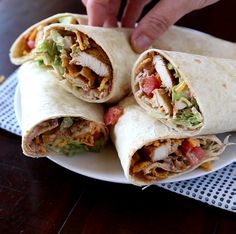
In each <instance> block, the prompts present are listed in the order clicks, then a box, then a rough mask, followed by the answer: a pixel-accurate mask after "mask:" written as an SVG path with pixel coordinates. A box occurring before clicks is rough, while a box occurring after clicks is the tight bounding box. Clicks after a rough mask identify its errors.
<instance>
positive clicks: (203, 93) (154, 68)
mask: <svg viewBox="0 0 236 234" xmlns="http://www.w3.org/2000/svg"><path fill="white" fill-rule="evenodd" d="M235 74H236V61H235V60H230V59H219V58H213V57H205V56H201V55H194V54H187V53H180V52H173V51H162V50H157V49H150V50H147V51H145V52H144V53H143V54H141V55H140V57H139V58H138V60H137V61H136V63H135V65H134V68H133V72H132V90H133V93H134V96H135V99H136V100H137V102H138V103H139V104H140V105H141V106H142V107H143V108H144V109H145V110H146V111H147V112H148V113H150V114H151V115H152V116H154V117H155V118H157V119H159V120H161V121H163V122H164V123H165V124H167V125H168V126H169V127H172V128H175V129H176V130H178V131H181V132H182V131H191V132H192V133H194V134H211V133H213V134H216V133H221V132H228V131H234V130H235V129H236V105H235V103H236V96H235V90H236V75H235Z"/></svg>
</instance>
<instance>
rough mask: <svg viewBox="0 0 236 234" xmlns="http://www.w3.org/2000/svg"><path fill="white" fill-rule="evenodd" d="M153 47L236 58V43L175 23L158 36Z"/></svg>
mask: <svg viewBox="0 0 236 234" xmlns="http://www.w3.org/2000/svg"><path fill="white" fill-rule="evenodd" d="M152 47H153V48H156V49H161V50H168V51H178V52H184V53H190V54H199V55H204V56H209V57H218V58H226V59H236V43H234V42H230V41H226V40H223V39H220V38H217V37H214V36H212V35H210V34H207V33H203V32H199V31H197V30H193V29H190V28H185V27H180V26H175V25H173V26H170V27H169V28H168V30H167V31H166V32H165V33H163V34H162V35H161V36H160V37H158V39H157V40H156V41H155V42H154V43H153V46H152Z"/></svg>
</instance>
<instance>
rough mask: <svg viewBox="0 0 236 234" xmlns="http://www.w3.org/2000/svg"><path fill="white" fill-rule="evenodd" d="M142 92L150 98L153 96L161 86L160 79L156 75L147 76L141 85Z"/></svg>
mask: <svg viewBox="0 0 236 234" xmlns="http://www.w3.org/2000/svg"><path fill="white" fill-rule="evenodd" d="M141 86H142V91H143V92H144V93H145V94H146V95H147V96H149V97H152V96H153V93H152V91H153V90H154V89H158V88H160V86H161V81H160V79H159V77H157V76H155V75H151V76H147V77H145V78H144V79H143V80H142V83H141Z"/></svg>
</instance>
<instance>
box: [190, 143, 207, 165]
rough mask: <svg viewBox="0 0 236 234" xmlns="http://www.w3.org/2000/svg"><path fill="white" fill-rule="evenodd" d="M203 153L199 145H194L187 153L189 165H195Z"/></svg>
mask: <svg viewBox="0 0 236 234" xmlns="http://www.w3.org/2000/svg"><path fill="white" fill-rule="evenodd" d="M204 155H205V152H204V150H203V149H202V148H201V147H194V148H193V149H192V150H191V151H190V152H188V153H187V155H186V156H187V158H188V160H189V163H190V165H191V166H194V165H196V164H197V163H198V162H199V161H200V160H201V159H202V158H203V157H204Z"/></svg>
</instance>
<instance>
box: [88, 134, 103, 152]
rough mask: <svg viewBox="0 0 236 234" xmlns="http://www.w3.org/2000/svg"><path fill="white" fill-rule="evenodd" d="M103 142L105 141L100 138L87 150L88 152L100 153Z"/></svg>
mask: <svg viewBox="0 0 236 234" xmlns="http://www.w3.org/2000/svg"><path fill="white" fill-rule="evenodd" d="M104 141H105V139H104V138H103V137H102V138H100V139H99V140H97V141H96V142H95V146H93V147H91V148H90V149H89V151H91V152H100V151H101V148H102V147H103V146H104V143H105V142H104Z"/></svg>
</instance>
